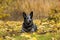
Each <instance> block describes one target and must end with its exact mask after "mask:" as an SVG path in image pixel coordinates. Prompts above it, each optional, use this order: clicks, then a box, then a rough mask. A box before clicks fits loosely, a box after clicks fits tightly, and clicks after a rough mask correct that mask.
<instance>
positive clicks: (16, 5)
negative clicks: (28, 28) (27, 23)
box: [0, 0, 60, 40]
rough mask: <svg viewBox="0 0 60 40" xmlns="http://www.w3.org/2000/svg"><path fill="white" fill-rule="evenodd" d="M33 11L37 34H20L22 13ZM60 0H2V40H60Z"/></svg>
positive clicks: (0, 9)
mask: <svg viewBox="0 0 60 40" xmlns="http://www.w3.org/2000/svg"><path fill="white" fill-rule="evenodd" d="M31 11H33V14H34V15H33V20H34V23H35V24H36V25H37V27H38V30H37V32H36V33H35V32H34V33H33V34H30V33H28V34H27V33H23V34H21V33H20V30H21V27H22V23H23V17H22V13H23V12H26V14H29V13H30V12H31ZM59 33H60V0H0V40H60V36H59V35H60V34H59Z"/></svg>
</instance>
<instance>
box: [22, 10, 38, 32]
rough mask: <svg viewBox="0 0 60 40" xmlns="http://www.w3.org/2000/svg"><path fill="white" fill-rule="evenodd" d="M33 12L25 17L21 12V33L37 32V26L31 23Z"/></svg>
mask: <svg viewBox="0 0 60 40" xmlns="http://www.w3.org/2000/svg"><path fill="white" fill-rule="evenodd" d="M32 17H33V11H32V12H31V13H30V15H26V13H25V12H23V18H24V22H23V25H22V32H35V31H36V30H37V26H36V25H35V24H34V23H33V18H32Z"/></svg>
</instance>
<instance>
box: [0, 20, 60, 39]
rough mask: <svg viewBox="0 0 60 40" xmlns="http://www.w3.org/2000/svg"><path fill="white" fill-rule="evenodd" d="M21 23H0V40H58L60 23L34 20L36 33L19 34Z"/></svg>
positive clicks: (59, 37)
mask: <svg viewBox="0 0 60 40" xmlns="http://www.w3.org/2000/svg"><path fill="white" fill-rule="evenodd" d="M22 23H23V21H0V40H60V36H59V35H60V22H57V23H55V22H54V20H51V21H48V20H34V24H36V25H37V28H38V30H37V32H34V33H20V31H21V27H22Z"/></svg>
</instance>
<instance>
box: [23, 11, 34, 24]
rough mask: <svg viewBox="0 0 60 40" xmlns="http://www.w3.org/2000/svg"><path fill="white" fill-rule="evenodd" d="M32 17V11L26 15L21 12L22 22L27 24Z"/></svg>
mask: <svg viewBox="0 0 60 40" xmlns="http://www.w3.org/2000/svg"><path fill="white" fill-rule="evenodd" d="M32 17H33V11H31V13H30V14H29V15H26V13H25V12H23V18H24V23H26V24H28V25H29V24H30V23H32V22H33V20H32Z"/></svg>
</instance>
